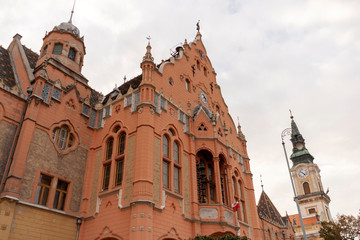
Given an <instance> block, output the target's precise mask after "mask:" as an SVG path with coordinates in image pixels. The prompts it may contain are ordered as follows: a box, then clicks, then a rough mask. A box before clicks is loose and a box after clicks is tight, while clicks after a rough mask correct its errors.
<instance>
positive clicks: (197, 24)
mask: <svg viewBox="0 0 360 240" xmlns="http://www.w3.org/2000/svg"><path fill="white" fill-rule="evenodd" d="M196 30H197V31H198V32H200V20H199V21H198V22H197V23H196Z"/></svg>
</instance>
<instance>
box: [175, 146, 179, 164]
mask: <svg viewBox="0 0 360 240" xmlns="http://www.w3.org/2000/svg"><path fill="white" fill-rule="evenodd" d="M174 162H176V163H179V145H178V143H177V142H174Z"/></svg>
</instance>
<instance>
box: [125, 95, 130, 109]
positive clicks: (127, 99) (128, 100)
mask: <svg viewBox="0 0 360 240" xmlns="http://www.w3.org/2000/svg"><path fill="white" fill-rule="evenodd" d="M131 104H132V95H129V96H127V97H126V98H125V107H129V106H131Z"/></svg>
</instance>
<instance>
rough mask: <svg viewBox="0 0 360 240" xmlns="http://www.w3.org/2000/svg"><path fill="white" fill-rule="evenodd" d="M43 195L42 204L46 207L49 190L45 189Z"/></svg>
mask: <svg viewBox="0 0 360 240" xmlns="http://www.w3.org/2000/svg"><path fill="white" fill-rule="evenodd" d="M43 190H44V191H43V195H42V199H41V202H40V204H41V205H44V206H46V202H47V199H48V196H49V188H46V187H44V188H43Z"/></svg>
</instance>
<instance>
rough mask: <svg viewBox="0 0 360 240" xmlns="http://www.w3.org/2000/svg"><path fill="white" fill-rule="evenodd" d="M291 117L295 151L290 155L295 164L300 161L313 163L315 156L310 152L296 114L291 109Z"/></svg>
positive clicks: (292, 140)
mask: <svg viewBox="0 0 360 240" xmlns="http://www.w3.org/2000/svg"><path fill="white" fill-rule="evenodd" d="M290 119H291V139H290V140H291V142H292V144H293V153H292V154H291V156H290V159H291V160H292V161H293V163H294V166H295V165H297V164H299V163H312V162H313V160H314V157H313V156H312V155H311V154H310V153H309V151H308V150H307V149H306V147H305V139H304V138H303V136H302V135H301V133H300V131H299V128H298V127H297V125H296V123H295V121H294V116H293V115H292V113H291V110H290Z"/></svg>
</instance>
